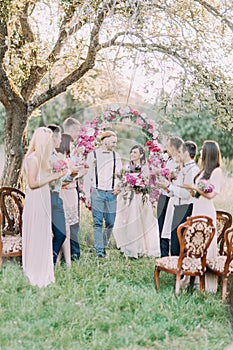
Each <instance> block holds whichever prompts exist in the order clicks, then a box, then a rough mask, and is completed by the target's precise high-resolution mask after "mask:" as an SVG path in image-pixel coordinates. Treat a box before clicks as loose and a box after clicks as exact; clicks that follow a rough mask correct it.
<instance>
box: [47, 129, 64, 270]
mask: <svg viewBox="0 0 233 350" xmlns="http://www.w3.org/2000/svg"><path fill="white" fill-rule="evenodd" d="M48 128H49V129H50V130H52V132H53V137H52V140H53V150H52V155H51V157H50V164H51V167H52V168H54V166H55V165H56V164H57V163H58V162H59V161H60V160H62V158H61V157H59V155H58V152H57V151H56V148H58V147H59V146H60V143H61V128H60V126H58V125H54V124H51V125H48ZM61 187H62V180H61V179H59V180H56V181H52V182H51V183H50V195H51V204H52V230H53V263H54V265H55V264H56V262H57V257H58V254H59V252H60V249H61V247H62V244H63V243H64V241H65V239H66V222H65V212H64V207H63V201H62V199H61V197H60V191H61Z"/></svg>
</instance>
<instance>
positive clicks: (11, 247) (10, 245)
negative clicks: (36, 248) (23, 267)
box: [2, 235, 22, 254]
mask: <svg viewBox="0 0 233 350" xmlns="http://www.w3.org/2000/svg"><path fill="white" fill-rule="evenodd" d="M2 243H3V254H9V253H17V252H19V251H22V237H21V236H20V235H15V236H9V235H7V236H5V237H2Z"/></svg>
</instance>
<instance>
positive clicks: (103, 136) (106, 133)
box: [99, 130, 116, 141]
mask: <svg viewBox="0 0 233 350" xmlns="http://www.w3.org/2000/svg"><path fill="white" fill-rule="evenodd" d="M111 136H115V137H116V134H115V132H113V131H111V130H105V131H103V132H102V133H101V134H100V135H99V139H100V141H103V140H104V139H106V137H111Z"/></svg>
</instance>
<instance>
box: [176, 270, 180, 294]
mask: <svg viewBox="0 0 233 350" xmlns="http://www.w3.org/2000/svg"><path fill="white" fill-rule="evenodd" d="M179 293H180V273H178V274H177V275H176V290H175V295H176V297H178V295H179Z"/></svg>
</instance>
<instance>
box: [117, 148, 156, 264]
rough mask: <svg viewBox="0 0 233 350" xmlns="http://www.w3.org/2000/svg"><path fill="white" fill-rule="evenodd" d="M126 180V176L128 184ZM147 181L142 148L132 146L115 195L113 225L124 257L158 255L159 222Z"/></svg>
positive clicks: (146, 167)
mask: <svg viewBox="0 0 233 350" xmlns="http://www.w3.org/2000/svg"><path fill="white" fill-rule="evenodd" d="M125 179H128V180H127V181H128V182H127V183H125ZM121 183H122V181H121ZM148 184H149V169H148V166H147V164H146V154H145V150H144V148H143V147H141V146H139V145H135V146H134V147H132V148H131V150H130V162H129V165H128V167H127V169H126V173H125V174H124V176H123V186H121V187H122V188H121V192H120V194H119V195H118V197H117V213H116V220H115V224H114V228H113V235H114V237H115V240H116V243H117V247H118V248H120V250H121V252H122V253H123V254H124V256H125V257H126V258H128V257H131V258H138V257H140V256H151V257H158V256H160V248H159V232H158V223H157V220H156V219H155V217H154V214H153V208H152V204H151V202H150V200H149V194H148V193H147V189H148ZM144 185H145V187H144Z"/></svg>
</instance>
